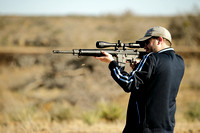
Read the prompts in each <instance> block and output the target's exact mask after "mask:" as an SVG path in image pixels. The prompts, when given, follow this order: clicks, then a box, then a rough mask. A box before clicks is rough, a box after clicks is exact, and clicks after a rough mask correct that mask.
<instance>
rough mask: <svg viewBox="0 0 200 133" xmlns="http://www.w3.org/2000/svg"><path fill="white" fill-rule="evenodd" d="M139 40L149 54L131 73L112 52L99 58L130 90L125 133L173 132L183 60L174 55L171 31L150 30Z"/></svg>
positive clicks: (115, 78) (126, 88)
mask: <svg viewBox="0 0 200 133" xmlns="http://www.w3.org/2000/svg"><path fill="white" fill-rule="evenodd" d="M137 42H139V43H140V44H141V45H143V47H144V49H145V50H146V52H147V53H148V54H147V55H145V56H144V57H143V59H142V60H141V61H140V62H139V64H138V65H137V68H136V69H135V70H133V71H132V72H131V73H130V74H128V73H127V72H125V71H124V70H123V69H121V68H120V66H118V65H117V63H116V62H115V61H114V59H113V57H112V56H111V55H110V54H108V53H106V52H103V54H104V55H105V56H102V57H96V58H97V59H99V60H101V61H103V62H107V63H109V69H110V71H111V75H112V77H113V79H114V80H115V81H116V82H117V83H118V84H119V85H120V86H121V87H122V88H123V89H124V91H125V92H131V95H130V99H129V105H128V109H127V118H126V125H125V128H124V130H123V133H173V132H174V126H175V111H176V96H177V93H178V90H179V85H180V82H181V80H182V77H183V74H184V69H185V65H184V61H183V59H182V58H181V57H180V56H178V55H176V54H175V52H174V49H173V48H172V47H171V45H172V39H171V34H170V32H169V31H168V30H167V29H165V28H164V27H160V26H158V27H153V28H151V29H149V30H148V31H147V32H146V34H145V36H144V37H143V38H141V39H139V40H138V41H137Z"/></svg>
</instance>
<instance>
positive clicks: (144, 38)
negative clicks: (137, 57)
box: [136, 36, 152, 42]
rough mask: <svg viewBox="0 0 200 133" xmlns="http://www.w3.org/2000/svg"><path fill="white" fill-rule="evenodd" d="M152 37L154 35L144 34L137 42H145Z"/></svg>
mask: <svg viewBox="0 0 200 133" xmlns="http://www.w3.org/2000/svg"><path fill="white" fill-rule="evenodd" d="M151 37H152V36H144V37H142V38H140V39H138V40H137V41H136V42H144V41H146V40H148V39H150V38H151Z"/></svg>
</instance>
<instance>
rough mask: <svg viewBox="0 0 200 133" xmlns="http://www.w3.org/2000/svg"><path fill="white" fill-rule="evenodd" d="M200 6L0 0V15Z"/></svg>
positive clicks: (161, 1) (179, 1)
mask: <svg viewBox="0 0 200 133" xmlns="http://www.w3.org/2000/svg"><path fill="white" fill-rule="evenodd" d="M197 9H200V0H0V15H69V14H70V15H71V14H78V15H104V14H107V13H112V14H120V13H124V12H126V11H131V12H133V13H135V14H137V15H175V14H183V13H185V12H192V11H194V10H197Z"/></svg>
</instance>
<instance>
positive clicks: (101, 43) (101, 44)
mask: <svg viewBox="0 0 200 133" xmlns="http://www.w3.org/2000/svg"><path fill="white" fill-rule="evenodd" d="M96 47H97V48H107V47H115V48H119V47H123V48H125V47H128V48H140V44H137V43H121V41H120V40H118V43H109V42H104V41H97V42H96Z"/></svg>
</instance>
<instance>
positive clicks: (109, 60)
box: [95, 51, 114, 63]
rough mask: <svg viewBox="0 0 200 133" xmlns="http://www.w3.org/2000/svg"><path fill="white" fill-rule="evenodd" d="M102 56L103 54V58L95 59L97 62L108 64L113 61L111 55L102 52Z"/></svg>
mask: <svg viewBox="0 0 200 133" xmlns="http://www.w3.org/2000/svg"><path fill="white" fill-rule="evenodd" d="M102 54H104V55H105V56H101V57H95V58H96V59H97V60H100V61H102V62H106V63H110V62H111V61H113V60H114V59H113V57H112V55H111V54H109V53H107V52H104V51H102Z"/></svg>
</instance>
